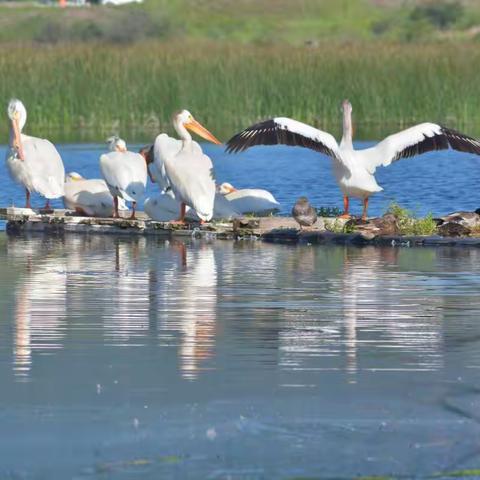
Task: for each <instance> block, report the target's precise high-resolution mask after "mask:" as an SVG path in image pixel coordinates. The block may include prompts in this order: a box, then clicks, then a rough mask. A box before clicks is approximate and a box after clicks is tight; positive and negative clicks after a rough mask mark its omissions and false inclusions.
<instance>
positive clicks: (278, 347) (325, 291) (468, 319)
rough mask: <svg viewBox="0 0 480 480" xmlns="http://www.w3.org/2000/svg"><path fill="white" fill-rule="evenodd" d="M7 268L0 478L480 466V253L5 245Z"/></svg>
mask: <svg viewBox="0 0 480 480" xmlns="http://www.w3.org/2000/svg"><path fill="white" fill-rule="evenodd" d="M0 265H1V267H0V282H1V284H0V309H1V311H2V314H1V320H0V378H1V380H2V387H1V395H0V424H1V430H0V478H1V479H2V480H4V479H15V480H16V479H48V480H52V479H70V478H71V479H88V478H99V479H100V478H101V479H104V478H109V479H110V478H113V479H126V478H132V479H133V478H135V479H137V478H148V479H159V478H162V479H163V478H179V479H271V478H280V479H293V478H300V477H302V478H322V479H324V478H344V479H346V478H358V477H359V476H361V475H394V476H395V478H397V476H398V478H413V477H414V476H415V478H428V476H429V475H433V474H436V473H438V472H454V471H459V470H461V469H473V468H479V467H480V458H479V453H480V452H479V447H478V445H479V442H480V425H479V418H480V414H479V411H480V385H479V381H480V376H479V374H480V323H479V319H480V297H479V295H478V292H479V289H480V250H477V249H440V248H439V249H426V248H425V249H394V248H385V249H381V248H370V247H369V248H361V249H360V248H344V247H321V248H316V247H308V246H299V247H288V246H281V245H269V244H262V243H260V242H237V243H233V242H222V241H215V242H212V243H208V242H204V241H187V242H185V243H183V242H179V241H172V242H168V241H161V240H157V239H146V238H138V239H127V238H115V237H112V236H92V237H88V236H66V237H65V238H46V237H41V236H39V237H32V238H27V237H12V236H10V237H7V236H6V235H5V234H1V236H0ZM436 478H448V477H446V476H444V475H440V476H438V477H436ZM474 478H475V477H474Z"/></svg>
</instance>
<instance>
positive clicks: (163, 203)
mask: <svg viewBox="0 0 480 480" xmlns="http://www.w3.org/2000/svg"><path fill="white" fill-rule="evenodd" d="M180 206H181V205H180V202H178V201H177V200H175V197H174V195H173V193H172V191H171V190H168V191H167V192H166V193H160V194H159V195H155V196H153V197H149V198H147V199H146V200H145V203H144V210H145V213H146V214H147V215H148V216H149V217H150V218H152V219H153V220H156V221H158V222H170V221H172V220H175V219H176V218H177V217H178V210H179V208H180ZM241 216H242V215H241V213H240V212H238V211H237V210H235V208H234V207H233V205H232V204H231V202H229V201H228V200H226V199H225V197H224V196H223V195H222V194H220V193H216V194H215V201H214V205H213V216H212V218H213V219H216V220H219V219H224V220H231V219H232V218H238V217H241ZM185 217H186V218H189V219H191V220H197V221H198V220H199V217H198V215H197V214H196V212H195V210H193V209H192V208H190V207H188V206H187V207H185Z"/></svg>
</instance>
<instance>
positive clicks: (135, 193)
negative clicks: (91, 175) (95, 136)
mask: <svg viewBox="0 0 480 480" xmlns="http://www.w3.org/2000/svg"><path fill="white" fill-rule="evenodd" d="M100 170H101V172H102V176H103V178H104V179H105V182H106V183H107V185H108V188H109V190H110V192H111V194H112V195H114V196H118V197H120V198H123V199H124V200H127V201H130V202H139V201H141V200H143V197H144V196H145V189H146V186H147V175H148V174H147V164H146V162H145V159H144V158H143V157H142V155H140V154H139V153H134V152H110V153H106V154H103V155H102V156H101V157H100Z"/></svg>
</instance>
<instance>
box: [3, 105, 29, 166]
mask: <svg viewBox="0 0 480 480" xmlns="http://www.w3.org/2000/svg"><path fill="white" fill-rule="evenodd" d="M7 112H8V118H10V121H11V122H12V133H11V137H10V139H11V140H10V141H11V146H12V147H13V148H14V149H15V150H16V151H17V155H18V158H20V160H25V155H24V153H23V146H22V130H23V127H24V126H25V123H26V122H27V109H26V108H25V105H24V104H23V103H22V102H21V101H20V100H18V99H16V98H12V99H11V100H10V102H9V103H8V108H7Z"/></svg>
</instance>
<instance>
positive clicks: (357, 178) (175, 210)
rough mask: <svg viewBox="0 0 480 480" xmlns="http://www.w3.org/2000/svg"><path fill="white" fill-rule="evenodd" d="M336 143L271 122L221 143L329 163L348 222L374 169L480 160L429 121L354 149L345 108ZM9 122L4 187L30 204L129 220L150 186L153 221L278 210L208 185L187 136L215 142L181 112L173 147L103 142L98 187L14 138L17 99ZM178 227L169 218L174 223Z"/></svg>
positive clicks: (36, 143)
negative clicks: (8, 182) (135, 148)
mask: <svg viewBox="0 0 480 480" xmlns="http://www.w3.org/2000/svg"><path fill="white" fill-rule="evenodd" d="M342 107H343V137H342V139H341V142H340V144H338V143H337V142H336V140H335V138H334V137H333V136H332V135H330V134H329V133H327V132H324V131H321V130H318V129H316V128H314V127H311V126H309V125H306V124H304V123H301V122H298V121H296V120H292V119H290V118H284V117H277V118H272V119H270V120H266V121H264V122H261V123H258V124H255V125H252V126H250V127H248V128H246V129H245V130H243V131H242V132H240V133H238V134H236V135H235V136H233V137H232V138H231V139H230V140H229V141H228V142H227V152H232V153H234V152H240V151H244V150H246V149H247V148H249V147H252V146H255V145H274V144H283V145H290V146H300V147H306V148H310V149H313V150H315V151H317V152H320V153H322V154H325V155H327V156H329V157H331V158H332V160H333V167H334V168H333V171H334V175H335V178H336V180H337V183H338V185H339V187H340V189H341V191H342V192H343V196H344V213H343V215H342V216H343V217H348V216H349V202H350V197H356V198H359V199H361V200H362V201H363V214H362V217H363V218H364V219H365V218H366V217H367V210H368V200H369V197H370V196H371V195H372V194H374V193H376V192H379V191H381V190H382V188H381V187H380V186H379V185H378V183H377V182H376V179H375V176H374V174H375V171H376V169H377V167H379V166H388V165H390V164H392V163H393V162H395V161H396V160H399V159H401V158H408V157H412V156H414V155H418V154H422V153H425V152H429V151H433V150H444V149H448V148H453V149H454V150H458V151H461V152H468V153H473V154H477V155H480V141H478V140H476V139H474V138H472V137H469V136H467V135H464V134H462V133H460V132H457V131H455V130H452V129H449V128H446V127H443V126H441V125H438V124H435V123H422V124H419V125H416V126H413V127H410V128H408V129H406V130H403V131H401V132H398V133H395V134H393V135H390V136H388V137H386V138H385V139H384V140H382V141H381V142H379V143H378V144H377V145H375V146H374V147H371V148H366V149H363V150H355V149H354V148H353V142H352V134H353V128H352V105H351V104H350V102H349V101H348V100H345V101H344V102H343V105H342ZM8 117H9V119H10V121H11V130H10V149H9V150H8V152H7V158H6V163H7V167H8V170H9V173H10V175H11V177H12V179H13V180H14V181H15V182H17V183H19V184H20V185H22V186H23V187H24V188H25V192H26V207H27V208H31V205H30V196H31V194H32V193H37V194H40V195H41V196H43V197H44V198H45V199H46V205H45V208H47V209H48V208H50V204H49V201H50V200H51V199H55V198H61V197H63V199H64V204H65V206H66V208H69V209H72V210H75V211H76V212H78V213H79V214H85V215H91V216H111V215H112V216H113V217H118V216H119V210H126V209H127V207H126V202H131V205H132V213H131V218H132V219H134V218H135V212H136V208H137V204H138V202H140V201H142V200H144V199H145V195H146V187H147V180H148V178H150V179H151V181H152V182H154V183H156V184H157V185H158V187H159V193H158V195H156V196H154V197H150V198H148V199H146V200H145V202H144V209H145V212H146V213H147V214H148V215H149V216H150V217H151V218H153V219H154V220H159V221H172V220H173V221H176V222H179V223H184V222H185V221H186V220H187V219H193V220H197V221H200V222H205V221H209V220H211V219H212V218H232V217H235V216H240V215H242V214H245V213H256V214H268V213H271V212H273V211H276V210H278V209H279V206H280V205H279V203H278V202H277V201H276V200H275V198H274V197H273V195H272V194H271V193H270V192H268V191H266V190H260V189H245V190H236V189H235V188H234V187H233V186H232V185H231V184H229V183H223V184H221V185H217V184H216V183H215V175H214V169H213V164H212V161H211V159H210V158H209V157H208V156H207V155H205V154H204V153H203V151H202V148H201V146H200V145H199V144H198V143H197V142H195V141H194V140H193V138H192V136H191V134H190V132H193V133H195V134H197V135H198V136H200V137H202V138H203V139H205V140H208V141H210V142H212V143H214V144H221V142H220V141H219V140H218V139H217V138H216V137H215V136H214V135H213V134H212V133H211V132H209V131H208V130H207V129H206V128H205V127H204V126H202V125H201V124H200V123H199V122H198V121H197V120H195V118H194V117H193V116H192V114H191V113H190V112H189V111H187V110H182V111H180V112H179V113H177V114H175V115H174V116H173V127H174V129H175V131H176V133H177V135H178V137H179V138H178V139H176V138H172V137H170V136H168V135H167V134H165V133H161V134H160V135H158V136H157V137H156V139H155V141H154V143H153V145H151V146H147V147H144V148H142V149H141V150H140V152H139V153H136V152H131V151H128V149H127V145H126V144H125V142H124V141H123V140H122V139H120V138H118V137H111V138H110V139H109V140H108V144H109V150H110V151H109V152H108V153H105V154H103V155H101V157H100V171H101V173H102V176H103V179H84V178H82V177H81V175H79V174H78V173H76V172H72V173H69V174H68V175H67V176H66V177H65V169H64V166H63V162H62V159H61V157H60V155H59V153H58V152H57V150H56V148H55V147H54V145H53V144H52V143H50V142H49V141H48V140H43V139H40V138H35V137H31V136H29V135H25V134H24V133H22V130H23V128H24V126H25V123H26V120H27V111H26V109H25V106H24V105H23V103H22V102H21V101H20V100H17V99H13V100H11V101H10V103H9V105H8ZM174 219H176V220H174Z"/></svg>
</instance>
